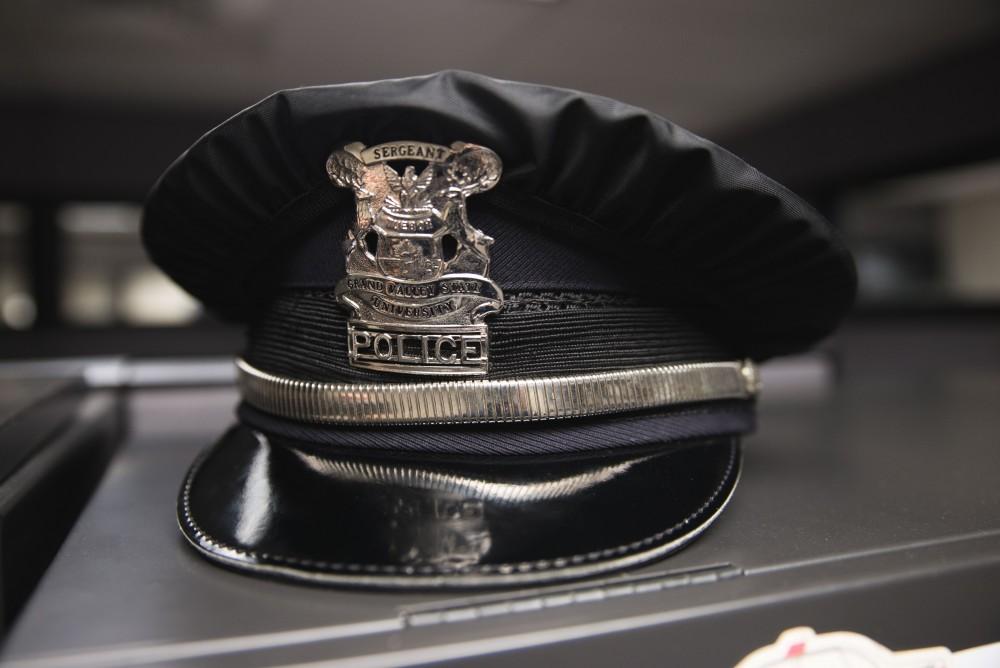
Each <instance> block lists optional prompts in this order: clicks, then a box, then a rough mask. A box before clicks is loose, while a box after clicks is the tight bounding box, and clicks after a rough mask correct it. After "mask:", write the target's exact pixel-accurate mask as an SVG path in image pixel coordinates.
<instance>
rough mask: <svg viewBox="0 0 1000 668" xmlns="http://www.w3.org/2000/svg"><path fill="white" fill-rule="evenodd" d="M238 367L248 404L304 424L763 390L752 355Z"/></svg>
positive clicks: (454, 418) (418, 419)
mask: <svg viewBox="0 0 1000 668" xmlns="http://www.w3.org/2000/svg"><path fill="white" fill-rule="evenodd" d="M236 367H237V377H238V380H237V382H238V383H239V387H240V391H241V393H242V395H243V399H244V400H245V401H246V402H247V403H249V404H250V405H251V406H254V407H256V408H259V409H260V410H262V411H265V412H267V413H271V414H273V415H278V416H281V417H284V418H289V419H292V420H298V421H300V422H318V423H325V424H344V425H363V424H477V423H478V424H490V423H498V422H535V421H539V420H556V419H562V418H573V417H585V416H589V415H602V414H608V413H623V412H626V411H635V410H642V409H648V408H662V407H667V406H676V405H678V404H687V403H693V402H699V401H718V400H721V399H749V398H751V397H753V396H754V395H755V394H756V393H757V390H758V380H757V378H758V377H757V367H756V366H755V365H754V364H753V362H751V361H749V360H746V361H732V362H696V363H691V364H664V365H657V366H648V367H641V368H638V369H623V370H621V371H606V372H600V373H585V374H570V375H564V376H542V377H539V378H530V379H518V380H454V381H443V382H426V383H320V382H313V381H303V380H294V379H291V378H283V377H281V376H275V375H272V374H269V373H267V372H265V371H261V370H260V369H257V368H254V367H253V366H251V365H250V364H248V363H247V362H246V361H244V360H242V359H237V360H236Z"/></svg>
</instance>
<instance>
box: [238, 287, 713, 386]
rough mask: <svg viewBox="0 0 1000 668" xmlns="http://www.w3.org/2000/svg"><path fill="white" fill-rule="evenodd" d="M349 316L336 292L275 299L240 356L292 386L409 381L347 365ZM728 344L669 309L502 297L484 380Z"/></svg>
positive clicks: (585, 298)
mask: <svg viewBox="0 0 1000 668" xmlns="http://www.w3.org/2000/svg"><path fill="white" fill-rule="evenodd" d="M347 319H348V314H347V313H346V312H345V310H344V307H343V306H341V305H339V304H338V303H337V302H336V298H335V296H334V294H333V291H332V290H331V291H324V292H319V291H312V290H295V291H286V292H284V293H282V294H281V295H279V296H277V297H276V298H275V299H274V300H273V301H272V302H271V304H269V305H268V307H267V308H266V309H265V310H264V312H263V313H262V314H261V316H260V317H258V318H257V319H256V320H255V322H254V324H253V326H252V327H251V328H250V335H249V337H248V342H247V347H246V350H245V352H244V355H243V357H244V359H246V360H247V362H249V363H250V364H252V365H253V366H255V367H256V368H258V369H261V370H263V371H267V372H269V373H273V374H276V375H279V376H285V377H287V378H295V379H297V380H315V381H329V382H363V381H377V382H383V383H386V382H390V383H391V382H399V383H402V382H413V378H412V377H407V376H400V375H399V374H391V373H384V372H379V371H369V370H365V369H359V368H354V367H352V366H351V365H350V363H349V362H348V359H347V355H345V354H344V351H345V350H347ZM731 357H732V355H731V354H730V352H729V351H728V350H727V349H726V347H725V346H724V345H723V344H721V343H720V342H718V341H714V340H713V339H712V338H711V337H710V336H708V335H706V334H705V333H704V332H703V331H702V330H701V329H700V328H699V327H698V326H697V325H696V324H694V323H693V322H692V320H691V318H690V317H689V316H687V315H686V314H684V313H682V312H679V311H677V310H676V309H674V310H671V309H666V308H664V307H661V306H652V307H651V306H644V305H642V304H641V302H638V301H637V300H635V299H632V298H628V297H620V296H615V295H605V294H600V293H596V294H595V293H566V292H526V293H512V294H508V295H507V296H506V304H505V306H504V309H503V311H502V312H501V313H499V314H497V315H496V316H494V317H492V318H490V371H489V373H488V374H487V377H488V378H517V377H531V376H539V375H544V374H555V373H591V372H597V371H612V370H617V369H627V368H634V367H640V366H648V365H651V364H667V363H674V362H699V361H701V362H704V361H715V360H724V359H730V358H731Z"/></svg>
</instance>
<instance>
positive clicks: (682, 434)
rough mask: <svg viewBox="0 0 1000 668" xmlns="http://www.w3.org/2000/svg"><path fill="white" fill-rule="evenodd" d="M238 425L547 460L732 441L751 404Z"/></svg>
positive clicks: (250, 413) (365, 444)
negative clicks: (367, 423)
mask: <svg viewBox="0 0 1000 668" xmlns="http://www.w3.org/2000/svg"><path fill="white" fill-rule="evenodd" d="M238 412H239V418H240V420H241V421H242V422H243V423H244V424H247V425H249V426H251V427H253V428H255V429H259V430H261V431H263V432H264V433H266V434H268V435H269V436H278V437H281V438H287V439H291V440H294V441H296V443H297V444H299V445H302V446H305V447H307V446H309V445H310V444H311V445H314V446H319V447H331V446H332V447H337V448H357V449H360V450H399V451H408V452H428V453H431V452H437V453H449V454H467V455H553V454H569V453H575V452H586V451H600V450H608V449H612V448H627V447H633V446H640V445H651V444H655V443H668V442H675V441H683V440H688V439H695V438H708V437H713V436H724V435H737V434H744V433H747V432H749V431H752V430H753V428H754V404H753V402H752V401H726V402H712V403H711V404H691V405H688V406H681V407H678V408H674V409H671V410H660V411H653V412H643V413H635V414H629V415H615V416H602V417H595V418H578V419H574V420H561V421H557V422H544V423H527V424H508V425H503V426H502V427H499V428H498V427H497V426H496V425H450V426H443V427H436V426H435V427H413V426H406V427H392V426H389V427H342V426H337V427H330V426H324V425H310V424H305V423H302V422H295V421H293V420H285V419H282V418H279V417H275V416H273V415H269V414H267V413H264V412H263V411H260V410H258V409H256V408H254V407H253V406H250V405H248V404H246V403H242V404H240V407H239V411H238Z"/></svg>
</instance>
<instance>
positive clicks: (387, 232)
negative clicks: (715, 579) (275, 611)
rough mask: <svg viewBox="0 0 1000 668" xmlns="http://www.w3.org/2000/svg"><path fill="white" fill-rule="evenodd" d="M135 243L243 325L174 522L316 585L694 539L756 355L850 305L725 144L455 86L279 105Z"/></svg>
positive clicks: (190, 174)
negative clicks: (243, 341)
mask: <svg viewBox="0 0 1000 668" xmlns="http://www.w3.org/2000/svg"><path fill="white" fill-rule="evenodd" d="M143 238H144V241H145V243H146V246H147V248H148V249H149V252H150V254H151V256H152V257H153V259H154V260H155V261H156V262H157V263H158V264H159V265H160V266H161V267H163V269H164V270H165V271H166V272H167V273H168V274H170V275H171V276H172V277H173V278H174V279H175V280H177V282H178V283H180V284H181V285H182V286H183V287H185V288H186V289H187V290H189V291H190V292H191V293H192V294H194V295H195V296H197V297H198V298H199V299H201V300H202V301H203V302H204V303H205V304H206V305H207V306H208V307H210V308H212V309H214V310H215V311H217V312H218V313H220V314H223V315H225V316H228V317H231V318H236V319H240V320H243V321H245V322H247V323H248V325H249V329H248V332H249V335H248V340H247V346H246V349H245V350H244V351H243V354H242V356H241V358H240V359H239V360H238V372H239V378H240V389H241V392H242V398H243V402H242V403H241V406H240V409H239V418H240V423H239V424H238V425H237V426H236V427H234V428H233V429H232V430H230V431H229V432H228V433H227V434H226V435H225V436H224V437H223V438H222V439H221V440H220V441H219V442H218V443H217V444H216V445H215V446H214V447H213V448H211V449H210V450H208V451H207V452H206V453H205V455H203V456H202V457H201V458H200V459H199V461H198V462H196V464H195V465H194V466H193V467H192V470H191V472H190V473H189V475H188V477H187V480H186V481H185V483H184V487H183V489H182V493H181V498H180V503H179V511H178V512H179V519H180V524H181V528H182V531H183V533H184V535H185V536H186V537H187V538H188V539H189V541H190V542H191V543H192V544H193V545H194V546H195V547H196V548H197V549H199V551H201V552H202V553H203V554H205V555H206V556H208V557H209V558H211V559H213V560H215V561H219V562H222V563H225V564H229V565H231V566H234V567H237V568H241V569H246V570H251V571H259V572H264V573H267V574H273V575H283V576H288V577H292V578H298V579H303V580H308V581H314V582H325V583H344V584H353V585H373V586H408V585H417V586H479V585H495V584H516V583H524V582H544V581H550V580H556V579H565V578H572V577H581V576H584V575H588V574H592V573H598V572H604V571H608V570H611V569H615V568H622V567H625V566H629V565H634V564H639V563H642V562H645V561H648V560H650V559H653V558H656V557H658V556H662V555H664V554H666V553H668V552H670V551H672V550H674V549H676V548H678V547H680V546H682V545H684V544H686V543H687V542H689V541H690V540H691V539H693V538H694V537H695V536H697V535H699V534H700V533H701V532H702V531H704V530H705V528H706V527H707V526H708V525H709V524H710V523H711V522H712V520H714V519H715V517H716V516H717V515H718V514H719V513H720V512H721V510H722V508H723V507H724V506H725V504H726V503H727V501H728V500H729V498H730V495H731V494H732V491H733V489H734V487H735V483H736V480H737V477H738V472H739V465H740V448H739V436H740V434H743V433H746V432H747V431H749V430H750V429H751V428H752V426H753V419H754V418H753V404H754V400H755V396H756V393H757V381H756V368H755V366H754V362H753V360H761V359H764V358H766V357H768V356H771V355H774V354H781V353H787V352H792V351H795V350H799V349H802V348H804V347H806V346H808V345H809V344H811V343H813V342H815V341H816V340H818V339H819V338H821V337H823V336H825V335H826V334H828V333H829V332H830V331H832V329H833V328H834V327H835V325H836V324H837V322H838V321H839V320H840V318H841V317H842V316H843V315H844V313H845V312H846V310H847V309H848V307H849V305H850V303H851V301H852V299H853V295H854V289H855V274H854V268H853V263H852V261H851V258H850V256H849V254H848V253H847V251H846V250H845V249H844V247H843V246H842V245H841V244H840V242H839V241H838V240H837V238H836V235H835V234H834V232H833V231H832V230H831V228H830V227H829V225H828V224H827V223H826V222H825V221H824V220H823V219H822V217H821V216H819V215H818V214H817V213H816V212H815V211H814V210H813V209H812V208H811V207H809V206H808V205H807V204H805V203H804V202H803V201H802V200H800V199H799V198H797V197H796V196H794V195H793V194H792V193H790V192H789V191H787V190H786V189H784V188H783V187H781V186H780V185H778V184H776V183H775V182H773V181H771V180H770V179H768V178H767V177H765V176H763V175H761V174H760V173H759V172H757V171H756V170H754V169H753V168H752V167H750V166H748V165H746V164H745V163H743V162H742V161H741V160H739V159H738V158H736V157H735V156H733V155H731V154H730V153H728V152H726V151H725V150H723V149H721V148H719V147H718V146H715V145H714V144H712V143H711V142H708V141H706V140H704V139H702V138H700V137H697V136H695V135H693V134H691V133H689V132H687V131H685V130H683V129H681V128H679V127H677V126H675V125H673V124H671V123H670V122H668V121H666V120H664V119H662V118H660V117H658V116H656V115H654V114H651V113H649V112H646V111H643V110H641V109H637V108H635V107H631V106H629V105H626V104H623V103H620V102H616V101H613V100H609V99H607V98H602V97H597V96H592V95H587V94H583V93H578V92H574V91H568V90H563V89H556V88H549V87H543V86H535V85H530V84H522V83H513V82H505V81H497V80H494V79H490V78H487V77H483V76H479V75H474V74H469V73H464V72H443V73H439V74H435V75H431V76H426V77H416V78H410V79H399V80H392V81H382V82H374V83H364V84H348V85H337V86H326V87H317V88H304V89H297V90H291V91H284V92H280V93H277V94H275V95H272V96H271V97H269V98H267V99H266V100H264V101H262V102H260V103H259V104H257V105H255V106H253V107H251V108H249V109H247V110H245V111H243V112H241V113H240V114H237V115H236V116H234V117H233V118H231V119H230V120H228V121H226V122H225V123H223V124H222V125H220V126H219V127H217V128H215V129H214V130H212V131H211V132H209V133H208V134H207V135H205V136H204V137H202V138H201V139H200V140H199V141H198V142H197V143H196V144H195V145H194V146H192V147H191V148H190V149H189V150H188V151H187V152H186V153H185V154H184V155H182V156H181V158H179V159H178V160H177V162H175V163H174V164H173V165H172V166H171V167H170V168H169V169H168V170H167V172H166V173H165V174H164V176H163V177H162V178H161V179H160V181H159V182H158V183H157V184H156V186H155V188H154V190H153V192H152V193H151V195H150V197H149V200H148V203H147V206H146V212H145V217H144V222H143Z"/></svg>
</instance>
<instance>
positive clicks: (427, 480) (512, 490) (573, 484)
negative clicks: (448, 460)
mask: <svg viewBox="0 0 1000 668" xmlns="http://www.w3.org/2000/svg"><path fill="white" fill-rule="evenodd" d="M295 454H296V455H298V457H299V459H301V460H302V461H303V462H304V463H305V464H306V465H307V466H308V467H309V468H311V469H313V470H314V471H316V472H317V473H321V474H323V475H325V476H327V477H329V478H333V479H335V480H340V481H345V482H363V483H374V484H377V485H399V486H401V487H407V488H410V489H427V490H433V491H436V492H447V493H451V494H457V495H465V496H472V497H473V498H477V499H482V500H485V501H492V502H496V503H510V504H518V503H525V502H527V501H546V500H549V499H558V498H562V497H564V496H570V495H573V494H577V493H579V492H581V491H583V490H585V489H589V488H591V487H593V486H595V485H599V484H600V483H603V482H607V481H609V480H613V479H614V478H617V477H618V476H620V475H621V474H623V473H625V472H626V471H628V470H629V469H630V468H632V466H634V465H635V464H637V463H639V462H642V461H645V460H646V459H648V457H642V458H640V459H636V460H632V461H626V462H618V463H616V464H611V465H602V466H597V467H596V468H595V469H593V470H590V471H584V472H583V473H579V474H576V475H569V476H565V477H563V478H557V479H555V480H539V481H524V482H518V483H508V482H494V481H490V480H484V479H481V478H472V477H468V476H463V475H458V474H455V473H450V472H446V471H432V470H427V469H424V468H414V467H411V466H407V465H405V464H402V465H384V464H371V463H366V462H353V461H348V460H339V459H328V458H326V457H318V456H316V455H312V454H309V453H306V452H299V451H296V453H295Z"/></svg>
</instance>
